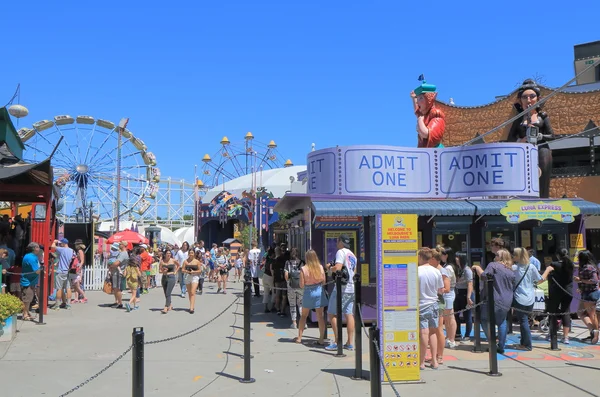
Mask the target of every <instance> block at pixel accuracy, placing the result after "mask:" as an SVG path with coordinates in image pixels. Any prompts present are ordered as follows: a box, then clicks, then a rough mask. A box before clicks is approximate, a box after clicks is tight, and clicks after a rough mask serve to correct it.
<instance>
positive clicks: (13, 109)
mask: <svg viewBox="0 0 600 397" xmlns="http://www.w3.org/2000/svg"><path fill="white" fill-rule="evenodd" d="M8 113H10V115H11V116H13V117H16V118H18V119H20V118H21V117H25V116H27V115H28V114H29V110H28V109H27V108H26V107H25V106H23V105H11V106H10V107H9V108H8Z"/></svg>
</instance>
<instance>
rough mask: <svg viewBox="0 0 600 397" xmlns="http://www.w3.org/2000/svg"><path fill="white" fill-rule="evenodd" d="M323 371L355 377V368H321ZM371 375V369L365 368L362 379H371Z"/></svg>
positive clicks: (345, 376)
mask: <svg viewBox="0 0 600 397" xmlns="http://www.w3.org/2000/svg"><path fill="white" fill-rule="evenodd" d="M321 372H325V373H328V374H332V375H337V376H341V377H344V378H350V379H353V378H354V368H324V369H322V370H321ZM370 377H371V373H370V372H369V371H365V370H363V371H362V378H361V379H363V380H369V378H370Z"/></svg>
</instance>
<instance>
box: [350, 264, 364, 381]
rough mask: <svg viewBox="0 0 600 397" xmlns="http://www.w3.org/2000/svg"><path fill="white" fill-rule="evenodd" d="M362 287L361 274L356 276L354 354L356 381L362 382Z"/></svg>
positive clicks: (354, 377)
mask: <svg viewBox="0 0 600 397" xmlns="http://www.w3.org/2000/svg"><path fill="white" fill-rule="evenodd" d="M360 290H361V285H360V272H358V273H357V274H355V275H354V297H355V302H354V318H355V321H354V323H355V324H356V325H355V327H354V328H355V332H354V348H355V349H356V352H355V354H354V376H353V377H352V379H354V380H362V379H363V376H362V372H363V371H362V312H361V309H362V308H361V303H362V294H361V291H360Z"/></svg>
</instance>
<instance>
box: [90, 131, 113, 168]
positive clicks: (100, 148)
mask: <svg viewBox="0 0 600 397" xmlns="http://www.w3.org/2000/svg"><path fill="white" fill-rule="evenodd" d="M114 131H115V130H114V129H112V130H111V132H110V133H109V134H107V135H106V138H104V141H102V144H101V145H100V147H99V148H98V150H97V151H96V153H94V155H93V156H92V158H91V159H90V163H92V162H93V161H94V159H95V158H96V156H98V154H99V153H100V152H101V151H102V148H103V147H104V145H106V142H108V140H109V139H110V138H111V136H112V133H113V132H114ZM117 146H118V144H117ZM117 149H118V148H117Z"/></svg>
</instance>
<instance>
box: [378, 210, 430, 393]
mask: <svg viewBox="0 0 600 397" xmlns="http://www.w3.org/2000/svg"><path fill="white" fill-rule="evenodd" d="M417 219H418V217H417V215H412V214H410V215H405V214H403V215H393V214H381V215H378V216H377V245H378V249H377V287H378V288H377V308H378V310H377V312H378V313H377V318H378V325H379V330H380V333H381V334H380V340H381V354H382V355H383V363H382V364H383V366H384V367H385V369H386V370H387V373H388V374H389V377H390V380H391V381H392V382H410V381H419V380H420V379H421V373H420V367H419V362H420V360H419V310H418V308H419V278H418V275H417V250H418V248H419V247H418V238H419V236H418V230H417ZM382 374H383V378H384V379H383V380H385V381H387V376H386V375H385V371H382Z"/></svg>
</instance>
